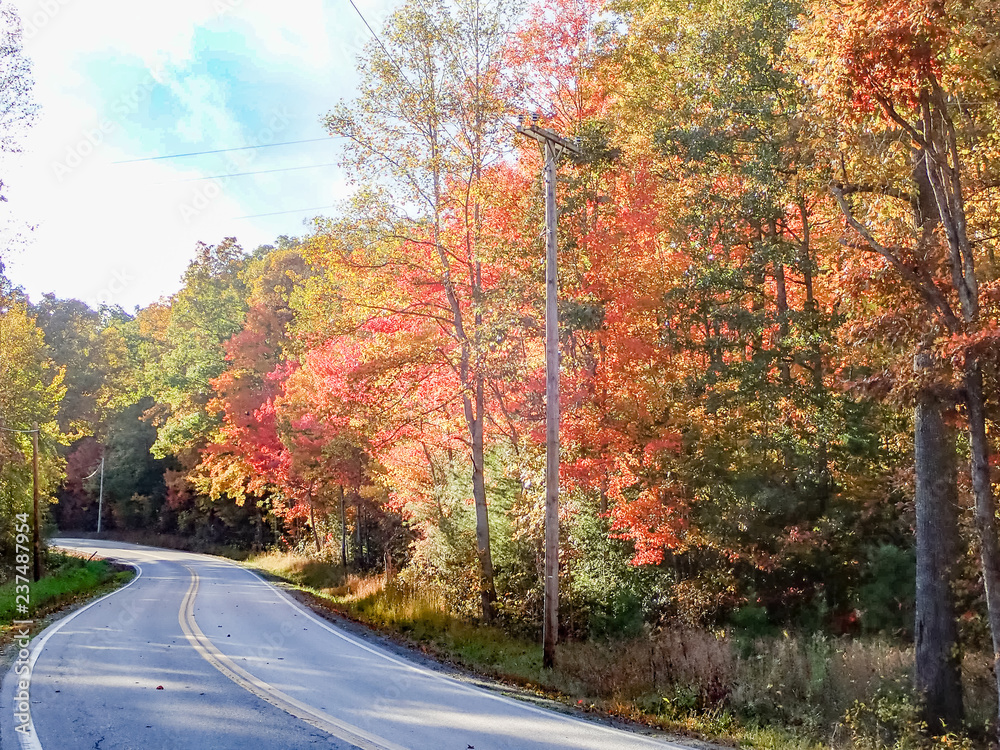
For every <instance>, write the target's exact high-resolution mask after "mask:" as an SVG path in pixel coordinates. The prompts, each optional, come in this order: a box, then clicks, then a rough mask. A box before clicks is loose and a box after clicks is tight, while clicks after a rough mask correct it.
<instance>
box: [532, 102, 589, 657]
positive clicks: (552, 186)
mask: <svg viewBox="0 0 1000 750" xmlns="http://www.w3.org/2000/svg"><path fill="white" fill-rule="evenodd" d="M537 119H538V118H537V116H536V117H532V124H531V125H529V126H528V127H519V128H517V132H518V133H520V134H521V135H525V136H527V137H528V138H533V139H535V140H536V141H538V142H539V143H540V144H541V145H542V148H543V149H544V151H545V167H544V176H545V602H544V617H543V620H542V666H543V667H546V668H549V669H551V668H552V667H553V666H555V662H556V642H557V641H558V640H559V311H558V304H557V303H558V294H559V287H558V284H557V282H558V249H559V244H558V237H557V234H556V225H557V219H558V213H557V211H556V163H557V162H558V160H559V157H560V156H561V155H562V153H563V151H569V152H571V153H574V154H579V153H580V149H579V148H578V147H577V146H576V144H574V143H573V142H572V141H569V140H567V139H566V138H563V137H562V136H561V135H559V134H558V133H556V132H554V131H552V130H548V129H547V128H540V127H538V125H537V123H536V121H537Z"/></svg>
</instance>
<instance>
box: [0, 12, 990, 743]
mask: <svg viewBox="0 0 1000 750" xmlns="http://www.w3.org/2000/svg"><path fill="white" fill-rule="evenodd" d="M357 66H358V71H359V74H360V80H361V82H362V83H361V87H360V88H359V90H358V93H357V96H356V98H355V99H354V100H352V101H344V102H339V103H338V102H331V103H330V109H329V111H327V112H325V113H317V115H318V117H319V124H320V125H321V126H322V128H323V129H324V131H325V132H326V133H328V134H329V135H330V136H333V137H337V138H339V139H341V141H342V142H343V144H344V151H343V154H344V156H343V160H344V166H345V168H346V169H347V171H348V173H349V174H350V175H351V178H352V181H353V185H352V187H353V195H354V197H353V198H352V199H351V200H350V201H349V202H347V203H345V204H344V205H343V206H341V207H340V208H339V209H338V210H337V211H336V212H333V213H332V214H331V215H330V216H326V217H317V218H316V219H314V220H313V221H312V222H311V223H310V224H309V225H308V229H307V230H305V231H304V232H303V234H302V236H301V237H295V238H292V237H286V236H282V237H278V238H276V239H275V241H274V242H273V243H272V244H270V245H265V246H261V247H257V248H244V247H242V246H241V245H240V243H239V241H238V238H237V237H226V238H218V239H212V238H206V239H212V241H211V242H206V243H203V244H199V246H198V247H197V248H194V259H193V260H192V261H191V263H190V265H189V267H188V269H187V271H186V273H185V274H184V277H183V279H182V282H181V287H180V289H179V291H177V292H176V294H174V295H172V296H170V297H169V298H164V299H161V300H160V301H158V302H156V303H153V304H150V305H148V306H146V307H144V308H141V309H136V310H134V311H131V312H129V311H125V310H122V309H121V308H119V307H110V306H104V307H101V308H100V309H97V310H94V309H91V308H90V307H88V306H87V305H86V304H84V303H82V302H80V301H77V300H72V299H59V298H56V297H55V296H53V295H46V296H44V297H43V298H41V299H38V300H30V299H28V297H27V295H26V294H25V293H24V292H23V291H22V290H20V289H19V288H17V287H16V286H14V285H13V284H12V283H11V282H9V281H7V280H6V279H5V278H4V277H3V276H2V274H0V352H2V358H0V427H6V428H10V429H16V428H27V427H30V425H31V424H32V423H34V422H38V423H39V424H40V425H41V442H42V462H41V466H42V472H41V473H42V483H43V489H44V492H45V495H46V496H47V497H48V498H49V500H50V503H49V504H48V508H47V513H48V515H49V516H50V522H49V530H50V532H52V533H55V531H56V530H57V529H58V530H59V531H61V532H64V533H72V532H81V531H93V530H94V529H95V528H96V527H97V522H98V518H97V515H98V499H99V498H98V494H99V492H100V493H101V496H102V503H103V505H102V507H103V516H102V518H101V523H102V525H103V528H104V530H105V531H109V532H120V533H126V532H130V533H133V534H134V536H133V537H131V538H134V539H139V538H146V539H149V540H156V539H160V540H164V539H170V538H173V539H174V540H176V541H178V542H182V543H184V544H186V545H188V546H189V547H191V548H195V549H202V550H213V551H214V550H218V549H221V548H224V547H226V548H230V549H238V550H245V551H254V552H259V551H262V550H265V549H279V550H284V551H288V552H293V553H297V554H300V555H304V556H308V557H310V558H312V559H316V560H322V561H326V562H329V563H332V564H336V565H339V566H340V567H341V568H342V569H343V570H345V571H350V572H352V573H356V574H359V575H360V574H366V573H368V574H376V573H378V574H384V575H386V576H389V575H390V574H391V575H392V576H397V577H398V578H399V579H400V580H402V581H405V582H408V584H409V585H411V586H416V587H421V588H424V589H430V590H434V591H435V592H437V593H438V594H439V595H440V597H441V601H442V602H443V605H442V606H443V607H444V608H445V609H446V610H447V612H448V613H449V614H450V615H451V616H454V617H456V618H458V619H461V620H463V621H467V622H474V623H481V624H483V625H488V626H491V627H496V628H499V629H501V630H502V631H504V632H506V633H509V634H514V635H517V636H519V637H524V638H526V639H538V638H539V637H540V634H541V628H542V605H543V593H542V592H543V566H544V499H545V318H544V298H545V284H544V275H545V267H544V257H545V235H544V224H545V221H544V217H545V206H544V201H543V185H542V181H541V177H540V175H541V170H542V166H543V158H542V156H541V154H540V153H539V148H538V144H537V143H535V142H534V141H532V140H530V139H527V138H523V137H521V136H519V135H518V134H517V132H516V130H515V128H516V126H518V125H524V124H526V123H527V124H531V123H537V124H538V125H539V126H541V127H544V128H548V129H551V130H552V131H555V132H557V133H560V134H562V135H563V136H565V137H566V138H568V139H571V140H573V139H575V140H574V141H573V142H574V143H576V144H577V148H578V150H579V153H578V154H566V155H564V156H563V158H562V160H561V161H560V163H559V167H558V191H557V205H558V213H559V219H558V232H559V248H558V250H559V255H558V258H559V284H558V295H559V306H558V313H559V326H558V337H559V346H560V352H561V364H560V373H561V393H560V399H559V405H560V410H561V422H560V425H559V439H560V464H561V466H560V473H559V490H560V510H559V513H560V532H559V533H560V536H559V542H560V552H559V579H560V601H559V608H560V612H559V617H560V631H559V638H560V641H561V642H563V643H567V644H572V643H595V644H599V643H604V644H613V643H622V642H625V641H628V642H633V643H634V642H649V643H654V642H655V643H666V641H664V640H662V639H664V638H667V635H666V634H673V635H671V636H670V638H674V639H677V638H681V639H682V640H683V637H682V636H678V635H677V634H678V633H680V634H683V633H689V634H691V638H696V639H701V640H698V641H697V642H698V643H701V642H703V641H704V639H705V638H709V639H721V638H729V639H731V641H732V648H733V649H734V650H735V651H736V652H739V653H740V654H741V656H740V658H743V659H744V660H746V659H747V658H750V657H752V655H753V654H754V653H757V655H758V656H759V655H760V654H763V653H765V651H763V650H762V649H765V648H766V649H770V651H767V653H768V654H772V655H773V654H774V653H776V651H778V650H780V648H782V646H781V644H782V643H785V644H786V646H787V648H789V649H792V648H798V649H800V650H801V653H802V654H805V656H802V659H803V660H804V663H805V664H806V665H807V666H808V665H810V664H811V665H812V666H811V667H809V669H811V670H812V671H811V672H809V673H808V675H807V676H806V677H805V678H803V679H804V680H805V682H804V683H803V684H804V685H806V687H804V688H802V689H803V690H804V691H806V693H808V696H807V698H804V699H803V705H805V704H810V703H811V704H813V708H814V709H815V712H814V713H808V712H805V713H802V714H796V713H795V712H793V711H791V710H790V709H789V710H786V709H787V708H788V706H785V707H783V699H782V698H781V695H780V690H778V689H776V688H774V689H772V690H771V691H770V693H771V694H770V695H769V696H767V698H766V700H765V699H764V698H763V697H761V696H758V697H757V698H755V699H754V700H749V699H745V696H744V697H743V698H741V697H740V691H739V689H738V685H737V686H736V687H734V684H735V683H732V681H731V675H730V676H726V677H725V678H722V677H719V676H718V675H714V674H713V675H709V676H703V675H702V676H698V675H694V676H692V675H690V674H688V675H687V676H685V677H684V678H683V679H681V678H680V677H677V678H676V680H674V681H673V682H670V683H669V684H670V685H671V686H672V687H671V688H670V689H671V690H673V691H674V692H673V693H670V694H669V695H668V697H664V698H662V700H663V701H666V703H667V705H668V707H672V708H671V710H672V711H674V712H675V713H678V712H679V713H683V711H681V709H678V708H677V706H679V705H680V706H681V708H683V709H684V710H687V709H691V710H692V711H694V710H698V711H702V712H706V711H708V712H710V711H721V710H723V709H726V710H728V711H731V712H733V713H735V714H736V715H738V717H739V720H740V721H742V722H744V723H747V722H753V721H757V722H760V723H768V722H782V723H784V724H786V725H788V726H792V727H798V729H799V730H801V731H803V732H804V733H805V734H806V736H809V737H813V738H814V739H815V740H816V741H820V742H829V743H830V744H831V745H836V742H837V741H839V740H837V739H836V737H834V738H833V739H831V736H832V735H831V733H832V734H833V735H836V731H835V729H831V727H837V726H842V727H847V728H848V729H850V731H852V732H854V734H853V735H852V736H853V737H854V740H853V741H854V742H855V743H856V746H858V747H908V746H911V745H907V744H906V743H907V742H914V743H918V744H919V743H920V742H924V741H925V740H927V738H928V737H932V738H933V737H936V738H937V739H936V740H933V741H934V742H938V743H940V744H947V745H948V746H953V747H973V746H985V745H986V743H988V742H990V741H995V738H996V731H997V715H998V697H997V680H1000V670H998V669H997V664H996V659H995V658H994V657H992V656H990V655H991V654H996V653H1000V536H998V529H997V500H996V491H997V485H996V482H995V476H994V471H993V469H994V466H995V464H996V463H997V455H998V454H997V446H996V444H995V443H996V441H995V435H996V429H997V427H996V425H997V424H998V419H1000V398H998V397H997V394H998V392H1000V391H998V386H1000V265H998V261H997V258H996V251H997V247H998V240H1000V8H998V7H997V6H996V5H995V4H994V3H993V2H991V1H990V0H843V2H837V3H832V2H826V1H823V0H693V1H688V0H685V1H684V2H679V1H678V0H611V1H610V2H608V3H605V2H601V0H542V2H541V3H536V4H534V5H532V6H531V8H530V9H527V10H525V9H524V8H521V7H519V6H517V5H515V4H514V3H510V2H507V0H500V1H499V2H493V3H489V4H480V3H478V2H473V1H472V0H454V1H453V2H443V1H440V0H407V2H406V3H405V4H404V5H402V7H400V8H399V9H398V10H397V11H396V12H395V13H394V14H393V15H392V16H391V17H390V19H389V21H388V22H387V23H386V25H385V26H384V28H382V29H380V30H379V35H378V38H377V39H374V40H373V41H372V42H371V43H370V44H369V45H368V46H367V47H366V49H365V52H364V53H363V54H362V55H360V57H359V58H358V60H357ZM151 231H155V228H151ZM141 252H142V238H141V237H137V238H136V253H141ZM0 269H2V267H0ZM30 481H31V467H30V440H28V439H27V436H26V435H25V434H23V433H15V432H9V431H6V432H0V527H2V528H0V558H2V560H3V562H2V563H0V564H2V565H5V566H7V565H9V560H10V558H11V556H10V555H9V554H8V552H9V548H10V547H11V545H12V544H13V542H12V539H13V529H14V524H13V516H14V513H16V512H20V511H22V510H23V509H24V508H25V507H27V505H26V504H30V496H31V492H30ZM99 483H101V484H102V488H101V487H99ZM143 534H144V535H146V536H145V537H141V536H140V535H143ZM9 572H10V571H9V570H0V577H5V576H6V575H8V574H9ZM695 634H698V635H697V636H695ZM713 634H717V635H713ZM724 634H726V635H724ZM658 639H659V640H658ZM767 639H771V640H770V641H769V642H770V643H771V645H770V646H767V647H765V646H763V645H760V644H762V643H763V642H764V641H766V640H767ZM671 642H674V641H671ZM694 642H695V641H692V643H694ZM755 644H756V645H755ZM774 644H778V645H774ZM817 644H819V645H817ZM865 644H868V646H865ZM871 644H875V645H871ZM862 648H870V649H872V653H879V652H881V653H883V654H889V653H890V652H891V653H892V654H895V655H896V657H898V660H899V662H900V663H899V665H898V668H897V667H896V666H894V667H893V668H892V669H889V668H888V667H884V668H883V666H872V667H871V670H869V671H871V672H877V674H868V675H867V676H866V677H865V688H864V690H867V691H868V692H864V691H863V690H861V689H860V688H858V692H857V694H851V699H852V700H853V703H851V702H850V701H849V702H848V703H847V704H846V706H844V705H841V703H837V702H836V701H833V703H831V704H830V705H833V706H835V707H836V710H837V712H838V713H837V714H836V715H835V716H827V715H826V713H824V711H827V709H828V708H829V707H830V706H829V705H820V704H824V703H826V702H827V701H826V698H824V697H823V695H824V694H823V693H821V692H816V690H818V688H817V687H816V686H817V685H819V684H820V683H821V682H823V680H825V679H826V678H825V677H823V675H826V674H827V673H828V672H829V671H830V670H832V669H834V667H831V666H827V667H823V668H820V667H818V666H817V665H816V663H815V662H816V661H817V660H819V661H822V662H825V663H827V664H828V665H829V664H831V663H833V662H837V663H840V664H842V663H846V660H848V657H849V656H850V654H854V656H850V658H860V657H857V653H858V649H862ZM754 649H758V651H756V652H755V651H754ZM852 649H854V650H853V651H852ZM734 658H736V657H734ZM872 659H873V660H875V661H877V659H875V657H872ZM838 660H839V661H838ZM674 663H675V664H676V663H679V662H676V661H675V662H674ZM873 663H875V662H874V661H873ZM878 663H879V664H882V663H881V662H878ZM824 670H826V671H824ZM727 674H728V673H727ZM817 675H819V676H817ZM663 679H667V678H663ZM777 679H778V678H777V677H775V678H774V680H777ZM787 679H791V677H788V678H787ZM843 679H844V680H845V681H846V680H847V678H846V677H845V678H843ZM859 679H860V678H859ZM769 680H771V678H768V679H767V680H764V682H768V681H769ZM660 683H662V680H660V681H659V682H657V678H654V686H655V685H657V684H660ZM823 684H824V685H825V684H826V683H823ZM845 684H846V683H845ZM852 684H853V683H852ZM809 686H813V687H809ZM767 687H768V688H772V684H770V683H769V684H768V685H767ZM681 688H683V690H681ZM823 689H824V690H825V689H827V688H825V687H824V688H823ZM775 690H777V693H778V695H777V697H775V695H774V694H773V693H774V691H775ZM809 690H813V691H814V692H812V693H809V692H808V691H809ZM845 690H846V688H845ZM762 692H763V693H768V692H769V691H767V690H764V691H762ZM806 693H804V695H805V694H806ZM670 696H673V697H672V698H671V697H670ZM678 696H680V697H678ZM682 697H683V698H684V700H686V701H688V703H684V701H682V700H681V698H682ZM788 700H789V701H791V698H789V699H788ZM671 701H672V702H671ZM682 704H683V705H682ZM789 705H791V704H790V703H789ZM651 710H652V709H651ZM657 710H660V711H663V710H666V709H664V707H663V706H662V705H661V706H660V708H659V709H657ZM653 712H654V713H655V711H653ZM845 712H846V713H845ZM866 712H867V713H866ZM827 713H828V711H827ZM866 722H867V723H868V724H870V725H871V726H874V727H876V728H875V729H866V727H867V726H868V724H866ZM915 725H919V728H918V730H917V731H916V734H915V735H912V736H911V734H908V732H910V731H911V729H912V726H915ZM845 731H847V730H845ZM866 732H867V734H866ZM848 733H849V732H848ZM845 736H846V735H845ZM914 737H916V739H914ZM866 738H867V739H866ZM991 738H992V740H991ZM927 741H929V740H927ZM865 743H868V744H865ZM894 743H895V744H894ZM962 743H966V744H962ZM980 743H982V744H980ZM913 746H916V745H913Z"/></svg>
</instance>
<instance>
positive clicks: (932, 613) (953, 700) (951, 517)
mask: <svg viewBox="0 0 1000 750" xmlns="http://www.w3.org/2000/svg"><path fill="white" fill-rule="evenodd" d="M931 366H932V365H931V358H930V355H928V354H926V353H923V352H922V353H920V354H918V355H917V356H916V358H915V359H914V369H916V370H927V369H930V368H931ZM943 412H944V405H943V404H942V403H941V400H940V398H939V397H938V396H937V394H935V393H933V392H932V391H929V390H924V391H922V392H921V393H920V395H919V396H918V400H917V405H916V410H915V414H914V430H913V447H914V468H915V473H916V497H915V501H916V503H915V504H916V517H917V518H916V521H917V523H916V542H917V592H916V623H915V627H914V637H915V645H916V664H915V670H914V686H915V688H916V690H917V693H918V694H919V695H920V696H921V697H922V699H923V714H924V716H923V718H924V720H925V721H926V722H927V726H928V728H929V729H930V730H931V732H932V733H933V734H939V733H941V732H942V731H943V730H946V729H948V730H951V729H954V728H955V727H957V726H958V725H959V724H960V723H961V721H962V717H963V706H962V677H961V663H960V661H959V658H958V628H957V627H956V624H955V604H954V595H953V593H952V587H951V584H952V570H953V566H954V561H955V559H956V556H957V550H958V489H957V484H956V478H957V468H956V467H957V458H956V454H955V437H954V434H953V432H952V430H951V429H949V428H948V426H947V425H946V424H945V421H944V416H943Z"/></svg>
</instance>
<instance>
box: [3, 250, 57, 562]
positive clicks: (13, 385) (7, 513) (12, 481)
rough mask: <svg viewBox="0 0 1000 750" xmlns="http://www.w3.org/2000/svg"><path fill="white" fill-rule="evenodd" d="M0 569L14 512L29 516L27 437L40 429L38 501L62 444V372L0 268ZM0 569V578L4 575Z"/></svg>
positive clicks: (52, 482) (8, 553) (9, 556)
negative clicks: (59, 415)
mask: <svg viewBox="0 0 1000 750" xmlns="http://www.w3.org/2000/svg"><path fill="white" fill-rule="evenodd" d="M0 352H2V355H0V565H3V566H8V565H10V564H11V562H12V561H13V560H14V554H13V549H14V528H15V524H14V519H15V514H17V513H24V512H30V509H31V495H32V489H31V486H32V469H31V451H32V449H31V435H30V434H28V433H27V432H26V431H27V430H29V429H31V427H32V425H33V424H34V423H36V422H37V423H38V425H39V428H40V430H41V432H40V434H39V444H40V446H41V457H40V479H41V487H40V489H41V493H42V496H43V497H50V496H51V494H52V493H53V492H54V491H55V489H56V486H57V485H58V483H59V481H60V480H61V478H62V470H63V460H62V458H61V456H60V455H59V453H58V452H57V450H56V449H57V447H58V445H59V443H60V442H61V440H62V436H61V434H60V433H59V428H58V425H57V423H56V414H57V413H58V410H59V402H60V401H61V400H62V398H63V396H64V394H65V387H64V386H63V384H62V374H61V371H60V370H58V369H57V368H56V367H55V366H54V365H53V363H52V362H51V360H50V359H49V357H48V356H47V353H46V349H45V340H44V335H43V333H42V331H41V329H40V328H38V326H37V324H36V322H35V318H34V316H33V315H32V314H31V311H30V308H29V305H28V301H27V299H26V298H25V297H24V295H23V294H21V293H20V292H19V291H18V290H16V289H12V288H11V287H10V284H9V282H8V281H7V279H6V277H4V275H3V267H2V264H0ZM10 572H11V571H10V569H9V568H7V567H3V568H0V575H2V576H6V575H8V574H9V573H10Z"/></svg>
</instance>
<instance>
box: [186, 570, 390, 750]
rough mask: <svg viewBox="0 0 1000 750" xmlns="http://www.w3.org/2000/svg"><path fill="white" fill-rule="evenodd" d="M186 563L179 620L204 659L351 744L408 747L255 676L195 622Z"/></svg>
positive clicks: (379, 749)
mask: <svg viewBox="0 0 1000 750" xmlns="http://www.w3.org/2000/svg"><path fill="white" fill-rule="evenodd" d="M184 567H185V568H187V569H188V572H189V573H190V574H191V586H190V588H188V591H187V594H186V595H185V596H184V601H183V602H181V609H180V612H179V613H178V615H177V620H178V622H180V625H181V630H183V631H184V635H185V636H186V637H187V639H188V641H189V642H190V643H191V645H192V646H193V647H194V649H195V651H197V652H198V653H199V654H201V657H202V658H203V659H204V660H205V661H207V662H208V663H209V664H211V665H212V666H213V667H215V668H216V669H217V670H219V671H220V672H222V674H224V675H225V676H226V677H228V678H229V679H230V680H232V681H233V682H235V683H236V684H237V685H239V686H240V687H241V688H243V689H244V690H246V691H248V692H250V693H253V694H254V695H256V696H257V697H258V698H260V699H261V700H265V701H267V702H268V703H270V704H271V705H272V706H274V707H276V708H279V709H281V710H282V711H284V712H285V713H288V714H291V715H292V716H294V717H295V718H297V719H301V720H302V721H304V722H306V723H308V724H310V725H312V726H314V727H316V728H317V729H319V730H321V731H324V732H326V733H327V734H331V735H333V736H334V737H337V738H338V739H341V740H344V741H345V742H350V743H351V744H352V745H354V746H356V747H358V748H361V750H407V749H406V748H404V747H402V746H400V745H396V744H394V743H392V742H389V741H388V740H384V739H382V738H381V737H376V736H375V735H372V734H369V733H368V732H366V731H364V730H363V729H360V728H359V727H355V726H352V725H351V724H347V723H345V722H343V721H340V720H339V719H336V718H334V717H333V716H330V714H328V713H325V712H324V711H320V710H319V709H317V708H314V707H313V706H310V705H308V704H306V703H303V702H302V701H299V700H296V699H295V698H293V697H292V696H290V695H288V694H286V693H283V692H282V691H280V690H278V689H277V688H276V687H274V686H273V685H269V684H268V683H266V682H264V681H263V680H260V679H258V678H257V677H254V676H253V675H252V674H250V673H249V672H247V671H246V670H245V669H243V668H242V667H240V666H238V665H237V664H235V663H234V662H233V661H232V659H230V658H229V657H228V656H226V655H225V654H224V653H222V652H221V651H219V649H218V648H216V646H215V644H214V643H212V641H210V640H209V639H208V637H207V636H206V635H205V634H204V633H203V632H202V631H201V628H199V627H198V623H197V622H195V619H194V600H195V597H196V596H197V595H198V582H199V578H198V574H197V573H196V572H195V571H194V570H193V569H192V568H191V567H189V566H187V565H185V566H184Z"/></svg>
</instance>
